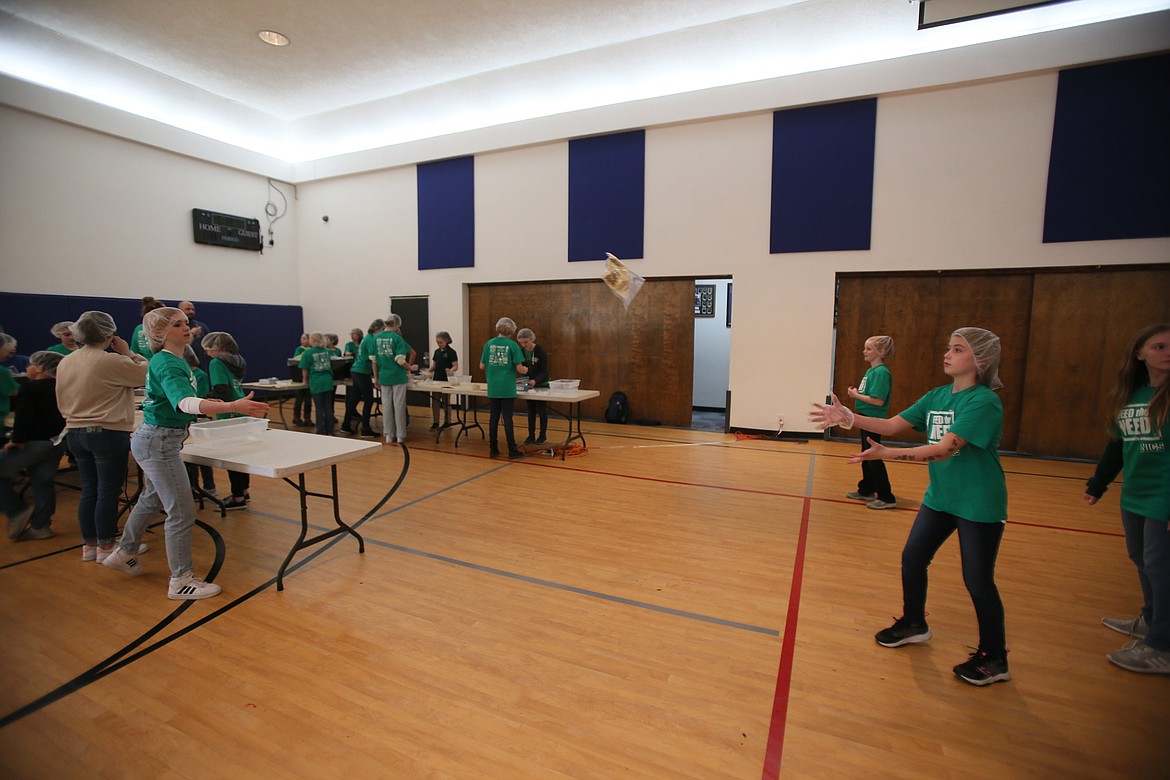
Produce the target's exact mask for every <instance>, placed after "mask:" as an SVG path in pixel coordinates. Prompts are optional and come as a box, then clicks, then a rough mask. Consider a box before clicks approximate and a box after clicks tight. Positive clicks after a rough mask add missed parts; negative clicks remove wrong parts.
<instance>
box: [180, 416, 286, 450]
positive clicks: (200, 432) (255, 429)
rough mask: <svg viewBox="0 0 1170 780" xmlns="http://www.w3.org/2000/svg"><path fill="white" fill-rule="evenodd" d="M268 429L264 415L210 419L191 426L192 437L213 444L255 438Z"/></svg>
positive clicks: (194, 439) (199, 441)
mask: <svg viewBox="0 0 1170 780" xmlns="http://www.w3.org/2000/svg"><path fill="white" fill-rule="evenodd" d="M267 430H268V420H267V419H266V418H263V417H230V418H228V419H226V420H208V421H207V422H200V423H194V424H193V425H192V426H191V438H192V440H193V441H195V442H198V443H200V444H204V443H206V444H212V443H219V442H225V441H235V440H237V439H254V438H257V437H260V436H263V435H264V432H265V431H267Z"/></svg>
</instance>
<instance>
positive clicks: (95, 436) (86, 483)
mask: <svg viewBox="0 0 1170 780" xmlns="http://www.w3.org/2000/svg"><path fill="white" fill-rule="evenodd" d="M65 443H66V445H67V446H68V447H69V451H70V452H72V453H73V458H74V460H76V461H77V473H78V474H79V475H80V476H81V498H80V499H78V501H77V524H78V525H79V526H80V527H81V538H82V540H83V541H84V542H85V543H86V544H88V545H89V546H91V547H93V546H95V545H98V544H101V545H110V544H113V543H114V538H115V537H116V536H117V535H118V496H120V495H121V494H122V488H123V487H124V486H125V484H126V456H127V454H128V453H129V452H130V431H110V430H102V431H92V432H89V431H86V429H85V428H70V429H69V433H68V434H67V435H66V437H65Z"/></svg>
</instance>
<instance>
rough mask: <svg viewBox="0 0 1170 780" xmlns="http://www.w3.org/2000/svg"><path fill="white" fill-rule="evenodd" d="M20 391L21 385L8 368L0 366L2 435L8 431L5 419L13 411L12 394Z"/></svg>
mask: <svg viewBox="0 0 1170 780" xmlns="http://www.w3.org/2000/svg"><path fill="white" fill-rule="evenodd" d="M19 389H20V383H19V382H17V381H16V377H14V376H13V375H12V372H11V371H9V370H8V366H0V433H3V432H4V431H6V430H8V429H7V427H6V426H5V425H4V418H5V417H7V416H8V413H9V412H10V411H12V397H11V396H12V394H13V393H15V392H16V391H17V390H19Z"/></svg>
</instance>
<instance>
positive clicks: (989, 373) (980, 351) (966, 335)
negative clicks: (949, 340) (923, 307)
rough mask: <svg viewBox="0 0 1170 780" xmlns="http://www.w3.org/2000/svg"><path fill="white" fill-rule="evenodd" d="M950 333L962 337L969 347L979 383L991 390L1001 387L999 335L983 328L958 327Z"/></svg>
mask: <svg viewBox="0 0 1170 780" xmlns="http://www.w3.org/2000/svg"><path fill="white" fill-rule="evenodd" d="M951 335H952V336H958V337H959V338H961V339H963V341H966V342H967V346H969V347H970V348H971V354H972V355H974V356H975V370H976V371H978V372H979V384H981V385H983V386H984V387H989V388H991V389H992V390H997V389H999V388H1001V387H1003V382H1001V381H999V336H997V335H995V334H994V333H992V332H991V331H989V330H984V329H983V328H958V329H956V330H955V332H954V333H952V334H951Z"/></svg>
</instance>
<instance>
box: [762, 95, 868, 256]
mask: <svg viewBox="0 0 1170 780" xmlns="http://www.w3.org/2000/svg"><path fill="white" fill-rule="evenodd" d="M876 128H877V98H866V99H865V100H854V101H850V102H848V103H832V104H829V105H823V106H809V107H807V108H793V109H789V110H787V111H777V112H776V113H775V114H774V115H773V117H772V229H771V243H770V247H771V252H772V253H773V254H776V253H779V252H828V251H837V250H851V249H869V239H870V226H871V222H872V212H873V148H874V132H875V130H876Z"/></svg>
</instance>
